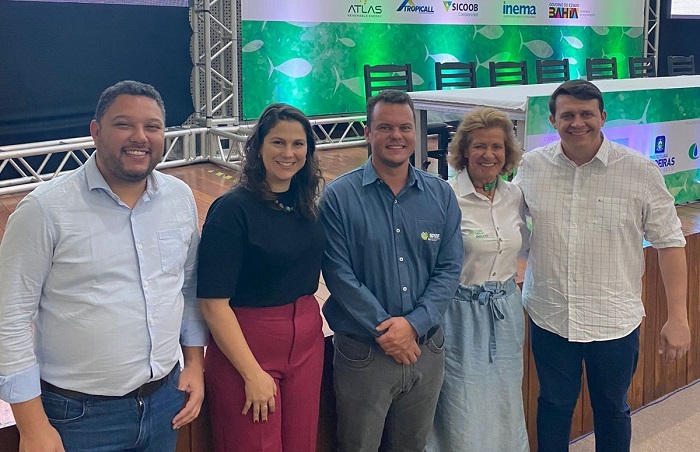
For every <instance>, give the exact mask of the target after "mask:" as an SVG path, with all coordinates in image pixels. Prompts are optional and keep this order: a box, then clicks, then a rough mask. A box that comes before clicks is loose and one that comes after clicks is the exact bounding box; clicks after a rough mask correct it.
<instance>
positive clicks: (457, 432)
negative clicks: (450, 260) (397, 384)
mask: <svg viewBox="0 0 700 452" xmlns="http://www.w3.org/2000/svg"><path fill="white" fill-rule="evenodd" d="M444 327H445V380H444V383H443V385H442V390H441V391H440V398H439V400H438V405H437V411H436V413H435V421H434V424H433V430H432V431H431V433H430V435H429V437H428V447H427V449H426V450H428V451H444V452H466V451H479V452H522V451H529V444H528V438H527V430H526V428H525V414H524V411H523V398H522V380H523V340H524V335H525V324H524V314H523V305H522V298H521V293H520V289H519V288H518V286H517V284H516V283H515V278H511V279H509V280H508V281H505V282H500V281H487V282H486V283H484V284H483V285H474V286H464V285H461V284H460V286H459V289H457V293H456V294H455V298H454V300H453V302H452V303H451V304H450V306H449V308H448V309H447V312H446V313H445V321H444Z"/></svg>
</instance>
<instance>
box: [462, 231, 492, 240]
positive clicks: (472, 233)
mask: <svg viewBox="0 0 700 452" xmlns="http://www.w3.org/2000/svg"><path fill="white" fill-rule="evenodd" d="M465 232H466V233H467V234H468V235H470V236H472V237H474V238H475V239H486V238H488V236H489V234H488V233H487V232H484V231H482V230H481V229H466V230H465Z"/></svg>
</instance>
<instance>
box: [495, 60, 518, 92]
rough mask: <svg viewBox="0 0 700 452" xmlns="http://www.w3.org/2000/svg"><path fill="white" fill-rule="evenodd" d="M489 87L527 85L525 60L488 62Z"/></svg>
mask: <svg viewBox="0 0 700 452" xmlns="http://www.w3.org/2000/svg"><path fill="white" fill-rule="evenodd" d="M489 75H490V77H491V86H501V85H527V62H526V61H525V60H523V61H520V62H517V61H502V62H500V63H494V62H493V61H490V62H489Z"/></svg>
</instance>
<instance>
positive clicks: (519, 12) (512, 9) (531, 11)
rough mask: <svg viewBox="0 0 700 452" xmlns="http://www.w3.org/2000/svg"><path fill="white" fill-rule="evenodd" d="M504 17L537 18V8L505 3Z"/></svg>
mask: <svg viewBox="0 0 700 452" xmlns="http://www.w3.org/2000/svg"><path fill="white" fill-rule="evenodd" d="M503 15H504V16H536V15H537V8H536V7H535V5H514V4H512V3H507V2H503Z"/></svg>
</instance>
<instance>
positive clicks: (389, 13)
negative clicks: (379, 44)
mask: <svg viewBox="0 0 700 452" xmlns="http://www.w3.org/2000/svg"><path fill="white" fill-rule="evenodd" d="M643 6H644V0H641V1H640V0H615V1H614V2H613V1H610V0H578V1H551V0H504V1H498V0H467V1H459V0H456V1H441V0H389V1H387V0H340V1H339V0H330V1H329V0H285V1H284V2H280V1H279V0H242V2H241V15H242V18H243V20H260V21H283V22H303V23H308V22H315V23H322V22H343V23H389V24H467V25H474V24H477V25H578V26H582V25H587V26H607V27H610V26H612V27H643V26H644V9H643Z"/></svg>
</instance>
